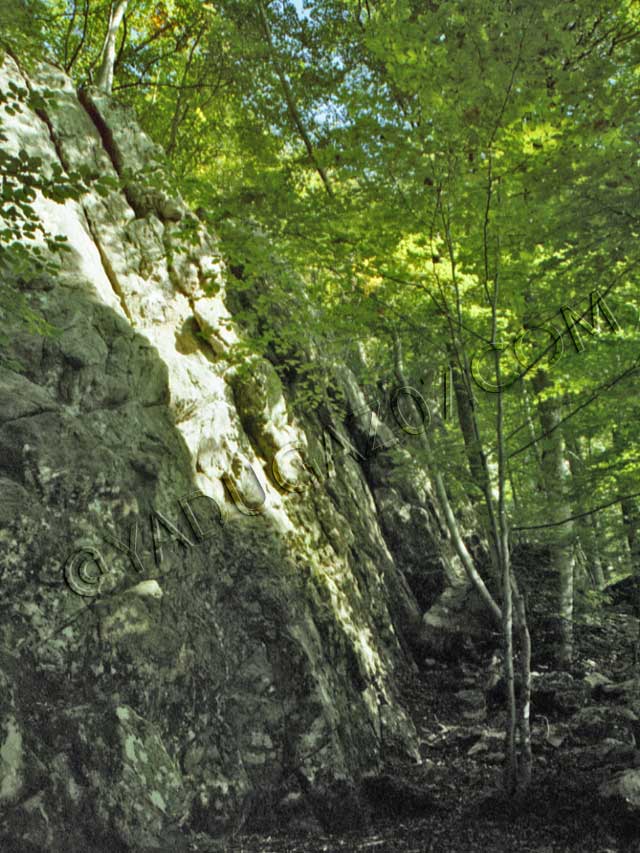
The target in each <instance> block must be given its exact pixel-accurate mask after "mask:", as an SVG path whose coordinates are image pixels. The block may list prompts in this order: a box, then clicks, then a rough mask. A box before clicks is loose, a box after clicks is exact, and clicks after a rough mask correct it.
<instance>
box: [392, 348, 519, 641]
mask: <svg viewBox="0 0 640 853" xmlns="http://www.w3.org/2000/svg"><path fill="white" fill-rule="evenodd" d="M393 343H394V367H395V374H396V379H397V381H398V383H399V384H400V386H402V387H406V386H408V382H407V380H406V377H405V375H404V366H403V357H402V345H401V342H400V338H399V336H398V334H397V332H394V335H393ZM416 414H417V413H416ZM419 436H420V443H421V444H422V448H423V450H424V451H425V455H426V457H427V470H428V473H429V477H430V479H431V481H432V482H433V485H434V488H435V492H436V497H437V499H438V504H439V505H440V509H441V511H442V514H443V516H444V519H445V523H446V525H447V529H448V531H449V535H450V536H451V542H452V545H453V547H454V550H455V552H456V554H457V555H458V557H459V558H460V561H461V563H462V565H463V567H464V570H465V572H466V573H467V576H468V577H469V580H470V581H471V583H472V584H473V585H474V586H475V588H476V590H477V591H478V593H479V595H480V597H481V598H482V600H483V601H484V603H485V604H486V605H487V608H488V609H489V612H490V613H491V616H492V619H493V621H494V623H495V624H496V625H497V626H500V624H501V618H502V617H501V612H500V608H499V607H498V605H497V604H496V602H495V600H494V598H493V596H492V595H491V593H490V592H489V590H488V589H487V586H486V584H485V582H484V580H483V579H482V577H481V575H480V573H479V572H478V570H477V569H476V566H475V563H474V560H473V557H472V556H471V554H470V553H469V550H468V548H467V546H466V545H465V542H464V539H463V538H462V534H461V533H460V528H459V526H458V522H457V520H456V517H455V515H454V513H453V510H452V509H451V504H450V502H449V496H448V495H447V490H446V487H445V484H444V480H443V479H442V475H441V474H440V472H439V470H438V467H437V465H436V464H435V463H434V460H433V455H432V452H431V445H430V443H429V439H428V438H427V436H426V434H425V433H424V432H421V433H420V434H419Z"/></svg>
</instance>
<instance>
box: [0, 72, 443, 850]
mask: <svg viewBox="0 0 640 853" xmlns="http://www.w3.org/2000/svg"><path fill="white" fill-rule="evenodd" d="M0 75H1V78H2V79H1V80H0V85H2V87H3V88H4V87H7V86H9V85H10V84H12V83H13V84H15V85H16V86H18V87H23V88H24V87H26V88H27V89H29V90H30V91H32V92H35V93H39V94H43V93H47V92H53V93H54V94H55V97H53V98H50V99H48V100H47V102H46V110H44V109H41V110H40V111H39V112H38V114H36V112H34V111H33V110H32V109H31V108H30V107H29V106H28V105H27V104H26V102H25V104H24V105H23V107H22V109H21V111H20V112H19V113H18V114H16V115H14V116H13V117H11V121H9V120H8V119H9V117H8V116H7V115H4V114H0V122H1V123H2V127H3V131H4V132H6V136H7V139H6V143H3V145H6V146H7V149H8V150H10V151H12V152H13V153H18V152H20V151H25V152H26V153H27V154H28V155H30V156H37V157H39V158H41V160H42V169H43V171H44V172H45V173H47V172H48V171H49V170H52V169H53V168H54V167H60V168H61V169H62V170H63V172H65V171H68V170H82V171H83V173H84V174H85V175H88V178H87V180H89V182H91V181H92V180H96V179H97V178H98V177H100V176H109V177H111V178H113V179H114V180H118V181H119V182H120V186H121V188H120V189H113V190H110V191H109V192H107V193H98V192H90V193H87V194H85V195H83V196H82V197H81V198H80V199H79V200H77V201H76V200H69V201H67V202H65V203H64V204H59V203H56V202H54V201H52V200H50V199H45V198H43V197H41V196H38V198H37V199H36V200H35V201H34V203H33V207H34V210H35V212H36V214H37V216H38V217H39V218H40V220H41V222H42V223H43V224H44V226H45V227H46V228H47V230H48V231H49V232H50V233H51V234H52V235H60V236H64V237H65V238H66V239H67V247H68V251H66V252H65V253H64V254H63V255H62V256H61V258H60V261H59V266H58V268H57V270H56V271H55V272H51V273H47V274H39V275H32V274H30V273H24V274H22V275H21V276H18V275H14V276H10V275H8V274H7V275H5V276H4V280H3V281H2V287H3V288H5V289H6V290H7V292H10V293H11V294H13V296H14V297H15V298H16V299H22V300H24V304H25V305H27V306H28V308H29V309H30V310H31V311H33V312H35V315H36V316H39V317H42V318H44V319H46V320H47V322H48V323H50V324H52V325H53V326H54V327H55V330H56V332H55V334H54V335H49V336H42V335H40V334H37V333H36V332H34V331H33V330H32V329H30V328H28V327H25V326H24V325H22V324H20V323H18V322H16V323H15V324H14V327H13V328H11V329H10V338H9V342H8V344H7V346H6V348H5V349H4V350H3V353H2V356H3V358H2V360H1V361H0V404H1V405H0V488H1V490H2V496H3V499H2V502H1V503H0V514H1V516H2V518H1V526H0V570H1V572H2V592H1V593H0V610H1V619H0V631H1V634H0V638H1V649H0V682H1V685H2V691H1V696H0V802H1V803H2V806H3V808H2V811H1V814H0V835H2V837H3V839H5V848H3V849H14V848H15V849H24V850H27V849H29V846H30V845H32V846H34V847H35V848H37V847H40V848H44V849H46V850H48V851H54V853H56V851H58V850H60V851H61V850H65V851H69V850H71V851H73V850H83V851H84V850H87V849H90V850H93V851H99V850H103V849H104V850H109V851H117V850H138V849H141V848H149V849H154V848H155V849H162V846H163V845H164V846H165V847H166V844H167V843H168V839H169V838H170V836H171V833H180V831H181V830H182V829H183V828H185V827H186V828H188V827H194V826H195V827H197V828H198V829H199V830H202V831H206V832H208V833H212V834H216V833H219V832H223V831H226V830H228V829H229V828H233V827H238V826H239V825H240V824H241V823H242V822H243V821H244V820H245V819H248V818H247V816H248V815H252V817H251V820H254V821H255V822H258V823H259V822H260V818H259V814H260V808H262V809H263V811H269V810H270V809H271V807H272V806H273V802H276V801H277V803H278V804H282V802H288V804H289V805H288V806H287V807H286V808H285V807H284V806H282V805H278V809H280V811H281V813H282V814H296V813H297V812H296V808H295V807H294V806H293V805H292V804H293V803H295V802H296V797H300V796H301V788H300V783H299V774H300V773H303V774H304V778H305V779H306V780H307V781H308V784H309V785H310V789H309V790H310V791H311V794H310V796H311V798H312V799H313V797H314V796H315V797H316V804H317V803H318V799H317V798H318V797H322V796H324V798H325V802H326V803H328V804H329V806H331V804H332V803H334V804H335V803H337V802H338V800H340V799H341V791H342V792H343V793H344V791H343V790H342V789H343V788H344V790H345V791H350V790H352V786H357V785H358V784H359V780H360V779H361V778H362V777H363V775H365V774H367V773H371V772H375V771H376V769H379V767H380V766H381V763H382V762H383V760H384V759H385V757H387V755H389V754H392V755H401V756H404V757H405V758H406V757H409V758H411V757H414V758H415V757H416V756H417V743H418V740H417V735H416V731H415V728H414V726H413V724H412V722H411V721H410V719H409V717H408V716H407V714H406V713H405V711H404V709H403V707H402V704H401V702H400V700H399V695H398V689H397V675H398V673H402V672H404V671H406V670H407V668H409V667H411V666H412V662H411V650H412V649H413V650H415V649H417V648H418V649H419V648H421V642H422V630H423V629H422V622H421V619H422V613H421V609H420V607H419V606H418V604H417V602H416V600H415V597H414V596H413V594H412V592H411V589H410V588H409V586H408V584H407V582H406V580H405V579H404V577H403V575H402V572H401V570H400V568H399V564H400V563H402V561H403V560H406V559H408V555H410V554H413V553H417V552H418V550H419V547H420V546H419V545H418V543H422V547H423V548H425V547H426V548H427V549H429V550H430V553H432V554H433V555H434V560H436V562H437V560H438V559H439V558H438V552H439V543H441V542H442V541H443V533H442V530H441V529H439V527H438V525H439V522H438V520H437V518H436V516H435V514H434V512H435V511H434V510H433V508H432V505H431V504H430V503H429V494H428V484H426V483H422V485H419V486H418V487H416V486H414V485H411V484H406V483H404V484H403V480H402V476H401V474H400V473H398V472H396V475H395V478H394V482H393V484H392V483H391V482H389V483H388V484H386V485H385V482H383V481H384V478H385V477H386V476H387V474H390V473H393V466H391V465H390V463H389V461H388V460H386V461H383V462H380V463H379V464H378V466H377V468H376V467H371V468H369V469H367V470H365V469H363V467H362V466H361V465H360V464H358V462H357V461H356V460H355V459H353V458H352V457H350V456H345V457H343V458H341V459H340V461H339V463H338V464H337V466H336V475H335V477H333V478H331V479H330V480H328V481H326V482H324V483H321V484H320V485H318V484H317V483H315V484H314V485H313V487H309V486H308V485H307V488H305V489H303V490H302V491H300V492H298V491H294V490H292V489H290V488H285V487H283V479H282V476H280V479H278V477H277V476H276V475H275V474H274V462H275V457H276V455H277V454H278V452H279V451H281V450H283V448H285V447H286V446H287V445H289V444H296V443H298V444H299V445H300V446H301V447H302V448H312V447H314V446H315V447H317V446H319V444H320V443H321V442H320V440H321V432H322V426H321V424H320V422H319V421H318V420H317V419H315V420H314V417H312V416H311V415H309V416H308V417H307V418H305V419H304V422H303V421H302V420H297V419H296V418H295V417H294V416H293V415H292V411H291V407H290V406H289V405H288V400H287V395H288V389H287V388H286V387H284V386H283V385H282V382H281V380H280V378H279V377H278V375H277V373H276V371H275V370H274V368H273V366H272V365H271V364H269V363H268V362H266V361H264V360H260V359H255V360H254V361H248V362H247V363H245V364H244V365H242V366H241V368H239V367H238V365H237V359H235V358H233V357H232V356H233V353H234V348H236V347H237V346H239V344H240V343H241V340H242V338H241V336H242V332H241V330H240V329H239V328H238V327H237V326H236V325H235V323H234V320H233V316H232V314H231V312H230V311H229V309H228V308H227V305H226V303H225V280H226V275H227V273H226V270H225V266H224V263H223V261H222V258H221V254H220V250H219V246H218V244H217V242H216V239H215V236H214V235H212V234H210V233H208V232H207V231H206V230H205V229H204V227H203V226H202V224H201V223H200V222H199V221H198V220H197V219H196V217H194V216H193V215H192V214H191V213H190V211H189V210H188V209H187V207H186V206H185V205H184V204H183V202H182V201H181V200H180V199H179V198H176V197H174V196H172V195H171V191H170V189H169V188H168V187H167V186H165V182H164V178H163V175H164V171H163V170H164V167H163V164H162V157H161V153H160V152H159V151H158V149H157V147H156V146H154V145H153V144H152V143H151V142H150V141H149V140H148V139H147V138H146V137H145V136H144V135H143V134H142V133H140V131H139V130H138V129H137V128H136V125H135V121H134V120H133V116H132V115H131V114H130V113H129V112H128V111H127V110H126V109H124V108H123V107H121V106H119V105H118V104H117V103H115V102H114V101H111V100H109V99H106V98H104V97H103V96H102V95H99V94H97V93H96V92H94V91H91V90H86V91H84V92H82V93H81V97H80V98H79V97H78V94H77V93H76V91H75V90H74V89H73V87H72V85H71V83H70V81H69V80H68V78H66V77H65V76H64V75H63V74H62V73H61V72H60V71H59V70H58V69H56V68H53V67H51V66H47V65H42V66H40V67H39V68H38V69H36V70H30V71H29V72H27V71H25V69H24V68H21V67H20V66H19V63H18V62H17V60H15V59H13V58H10V57H8V56H7V57H5V58H4V62H3V64H2V66H1V67H0ZM340 381H342V382H343V383H344V384H345V387H346V393H347V394H351V395H352V397H355V396H357V395H358V390H357V386H356V385H355V381H354V380H353V378H352V377H350V376H349V375H345V376H343V377H342V379H341V380H340ZM336 426H337V428H338V429H339V430H342V431H345V430H346V427H345V426H344V425H341V424H337V425H336ZM356 433H357V430H355V428H354V434H356ZM280 473H282V472H280ZM296 476H297V474H296V473H295V470H294V469H293V468H292V469H290V470H289V473H288V474H287V478H286V484H287V485H292V484H293V485H295V478H296ZM385 489H387V490H388V489H392V490H393V494H387V495H386V497H385ZM403 502H404V503H405V504H407V508H406V511H403V509H402V505H403ZM430 506H431V509H430ZM398 513H400V515H401V516H402V518H403V519H404V521H403V524H404V528H403V530H404V536H403V540H402V548H400V546H399V543H398V542H397V541H394V540H393V537H391V536H390V535H389V531H390V529H392V528H394V527H395V522H394V520H393V519H394V518H395V516H396V515H397V514H398ZM425 543H426V544H425ZM400 552H402V553H400ZM395 553H399V554H400V556H399V557H398V558H396V557H395V556H394V554H395ZM403 555H404V556H403ZM296 774H298V775H296ZM296 780H298V781H296ZM341 786H342V787H341ZM272 791H276V792H277V798H276V799H273V797H275V795H273V797H272V798H271V799H270V797H271V794H269V793H268V792H272ZM256 792H258V794H260V796H262V797H263V799H264V798H265V797H266V800H264V801H265V802H266V803H267V805H266V806H264V803H263V805H262V806H257V805H256V804H255V803H256V802H257V800H256V799H255V796H258V794H257V793H256ZM260 792H261V793H260ZM265 792H267V793H265ZM252 795H255V796H254V800H252V801H251V802H252V803H253V805H252V806H251V808H249V807H248V806H247V802H248V800H247V797H251V796H252ZM258 799H259V797H258ZM343 799H344V797H343ZM346 802H347V804H348V802H349V798H348V797H347V798H346ZM335 808H336V809H337V806H336V807H335ZM318 810H319V805H317V807H316V809H315V810H313V814H310V815H309V814H307V818H304V809H303V815H302V817H300V815H298V817H299V818H300V819H301V820H303V819H308V820H310V821H313V820H314V819H317V813H318ZM336 813H337V812H336ZM314 816H315V817H314ZM12 844H13V845H14V847H13V848H12V847H11V845H12ZM20 845H22V846H20ZM178 847H179V845H178ZM176 849H178V848H176Z"/></svg>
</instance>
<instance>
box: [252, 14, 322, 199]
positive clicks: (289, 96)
mask: <svg viewBox="0 0 640 853" xmlns="http://www.w3.org/2000/svg"><path fill="white" fill-rule="evenodd" d="M257 6H258V12H259V14H260V22H261V24H262V29H263V32H264V36H265V39H266V43H267V48H268V50H269V55H270V56H271V59H272V62H273V66H274V69H275V72H276V75H277V77H278V80H279V81H280V85H281V86H282V91H283V93H284V99H285V102H286V104H287V111H288V113H289V117H290V119H291V121H292V123H293V126H294V127H295V129H296V130H297V132H298V134H299V135H300V138H301V139H302V141H303V143H304V147H305V148H306V149H307V154H308V155H309V160H310V162H311V163H312V165H313V167H314V169H315V170H316V172H317V173H318V175H319V176H320V180H321V181H322V183H323V185H324V188H325V190H326V192H327V195H328V196H330V197H331V198H333V187H332V186H331V181H330V180H329V176H328V175H327V173H326V171H325V170H324V168H323V166H322V165H321V163H320V161H319V160H318V158H317V156H316V152H315V150H314V147H313V144H312V142H311V137H310V136H309V134H308V133H307V129H306V127H305V125H304V122H303V120H302V116H301V115H300V110H299V109H298V104H297V102H296V98H295V95H294V93H293V89H292V87H291V83H290V82H289V78H288V77H287V75H286V73H285V71H284V69H283V67H282V63H281V62H280V58H279V56H278V54H277V53H276V49H275V46H274V44H273V37H272V35H271V27H270V25H269V18H268V17H267V10H266V9H265V7H264V3H263V2H262V0H258V3H257Z"/></svg>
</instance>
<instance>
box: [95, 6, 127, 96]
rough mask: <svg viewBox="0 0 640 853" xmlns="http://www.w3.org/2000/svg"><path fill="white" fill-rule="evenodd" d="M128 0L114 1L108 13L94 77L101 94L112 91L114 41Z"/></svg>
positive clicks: (114, 56)
mask: <svg viewBox="0 0 640 853" xmlns="http://www.w3.org/2000/svg"><path fill="white" fill-rule="evenodd" d="M128 5H129V0H115V2H113V3H112V4H111V11H110V13H109V25H108V26H107V34H106V35H105V37H104V42H103V45H102V51H101V53H100V67H99V68H98V73H97V76H96V86H97V87H98V88H99V89H102V91H103V92H107V93H108V94H111V90H112V89H113V68H114V65H115V62H116V41H117V38H118V30H119V29H120V24H121V23H122V19H123V18H124V15H125V12H126V11H127V6H128Z"/></svg>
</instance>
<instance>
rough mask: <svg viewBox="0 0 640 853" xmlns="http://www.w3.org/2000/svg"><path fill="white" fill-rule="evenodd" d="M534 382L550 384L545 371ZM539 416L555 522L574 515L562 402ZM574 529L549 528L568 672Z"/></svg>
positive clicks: (544, 407) (569, 525) (545, 404)
mask: <svg viewBox="0 0 640 853" xmlns="http://www.w3.org/2000/svg"><path fill="white" fill-rule="evenodd" d="M533 381H534V387H535V389H536V391H537V392H538V393H540V392H541V391H543V390H544V389H545V388H546V387H547V385H548V383H549V380H548V377H547V375H546V373H545V372H544V371H539V372H538V374H536V376H535V377H534V380H533ZM538 415H539V418H540V423H541V425H542V429H543V431H544V433H545V436H544V438H543V439H542V477H543V482H544V489H545V492H546V495H547V498H548V500H549V514H550V516H551V521H552V523H553V522H555V521H561V520H562V519H565V518H568V517H569V516H571V515H572V514H573V507H572V505H571V501H570V499H569V495H570V492H571V488H570V487H571V472H570V469H569V464H568V462H567V460H566V454H565V444H564V438H563V435H562V431H561V429H560V428H559V427H558V424H559V422H560V417H561V413H560V402H559V401H558V400H557V399H556V398H547V399H545V400H540V401H539V402H538ZM574 530H575V528H574V523H573V522H566V523H564V524H559V525H558V526H550V527H549V530H548V541H549V547H550V549H551V562H552V567H553V568H554V569H555V571H556V573H557V576H558V583H559V590H558V599H559V608H558V620H559V642H558V652H557V663H558V666H560V668H562V669H568V668H569V667H570V666H571V663H572V661H573V582H574V566H575V554H574V544H575V533H574Z"/></svg>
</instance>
